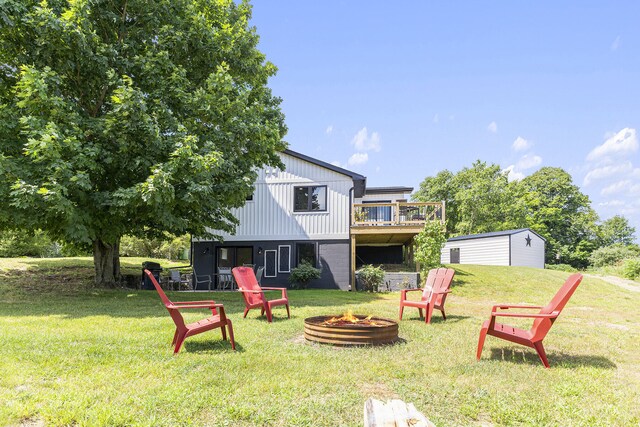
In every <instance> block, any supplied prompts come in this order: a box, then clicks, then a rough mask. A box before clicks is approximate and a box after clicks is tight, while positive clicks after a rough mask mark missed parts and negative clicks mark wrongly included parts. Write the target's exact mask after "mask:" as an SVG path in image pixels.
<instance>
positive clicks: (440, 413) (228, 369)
mask: <svg viewBox="0 0 640 427" xmlns="http://www.w3.org/2000/svg"><path fill="white" fill-rule="evenodd" d="M126 263H128V261H127V262H126ZM140 263H141V260H134V261H132V262H131V263H130V266H131V269H132V270H133V269H134V268H135V269H138V270H139V265H140ZM123 264H125V263H124V262H123ZM128 265H129V264H128ZM90 269H91V265H90V262H89V261H87V260H86V259H71V260H69V259H65V260H24V259H18V260H14V259H12V260H0V340H1V342H2V346H0V360H1V361H2V363H0V378H2V381H0V425H7V424H8V425H11V424H18V425H19V424H20V423H25V424H28V423H41V424H43V425H77V426H84V425H87V426H94V425H105V426H117V425H136V426H138V425H142V426H152V425H153V426H158V425H166V426H170V425H171V426H172V425H212V426H218V425H220V426H225V425H229V426H280V425H283V426H284V425H292V426H359V425H361V424H362V407H363V404H364V401H365V400H366V399H367V398H368V397H376V398H378V399H383V400H385V399H391V398H399V399H402V400H404V401H406V402H412V403H414V404H415V405H416V407H417V408H418V409H419V410H421V411H422V412H423V413H424V414H425V415H426V416H427V417H428V418H430V419H431V421H433V422H434V423H435V424H436V425H438V426H474V425H477V426H491V425H495V426H503V425H505V426H506V425H530V426H534V425H535V426H541V425H542V426H544V425H550V426H551V425H553V426H556V425H567V426H582V425H584V426H587V425H589V426H592V425H595V426H628V425H638V423H639V422H640V404H639V402H640V354H639V352H638V344H637V343H638V342H639V338H640V337H639V335H640V313H639V311H638V309H637V307H638V304H639V303H640V294H638V293H633V292H630V291H627V290H624V289H620V288H617V287H615V286H613V285H609V284H607V283H605V282H602V281H599V280H597V279H589V278H585V280H584V281H583V283H582V284H581V285H580V287H579V288H578V290H577V291H576V294H575V295H574V296H573V298H572V300H571V301H570V302H569V304H568V306H567V308H565V310H564V312H563V313H562V315H561V317H560V319H559V320H558V322H557V323H556V324H555V326H554V327H553V328H552V329H551V332H550V334H549V335H548V336H547V339H546V340H545V347H546V349H547V354H548V356H549V360H550V363H551V369H544V367H543V366H542V364H541V363H540V362H539V360H538V358H537V356H536V355H535V353H534V352H533V351H531V350H529V349H527V348H524V347H519V346H515V345H512V344H510V343H507V342H504V341H499V340H497V339H495V338H493V337H488V338H487V342H486V344H485V350H484V354H483V358H482V360H481V361H480V362H476V361H475V347H476V344H477V338H478V332H479V329H480V325H481V323H482V321H483V320H484V319H486V318H487V317H488V313H489V311H490V307H491V305H492V304H493V303H497V302H505V303H506V302H511V303H532V304H545V303H546V302H548V301H549V300H550V298H551V296H552V295H553V294H554V293H555V291H556V290H557V289H558V288H559V286H560V285H561V284H562V282H563V281H564V279H565V278H566V277H567V276H568V274H567V273H563V272H558V271H546V270H536V269H528V268H518V267H484V266H456V271H457V274H456V278H455V281H454V287H453V293H452V294H451V296H450V297H449V299H448V300H447V312H448V314H449V316H448V318H447V320H446V321H442V318H441V317H440V315H439V313H438V312H437V313H436V314H435V315H434V319H433V321H432V324H431V325H425V324H424V323H423V322H421V321H420V320H418V317H417V310H413V311H412V310H408V309H407V310H405V320H403V321H402V322H401V324H400V336H401V337H402V338H403V339H404V341H403V342H402V343H400V344H397V345H393V346H385V347H378V348H344V349H343V348H335V347H329V346H321V345H316V344H308V343H306V342H305V341H304V338H303V336H302V330H303V320H304V318H305V317H310V316H314V315H320V314H338V313H341V312H343V311H345V310H347V309H352V310H353V311H354V312H355V313H362V314H375V315H378V316H384V317H390V318H396V316H397V301H398V299H399V296H398V293H388V294H365V293H349V292H341V291H325V290H302V291H289V298H290V301H291V304H292V307H291V309H292V318H291V319H290V320H288V319H286V315H285V314H283V313H284V309H283V308H281V307H279V308H276V309H275V320H274V323H272V324H268V323H267V322H266V321H265V320H264V318H261V317H259V312H257V311H256V310H253V311H252V312H251V313H250V314H249V315H248V316H247V318H246V319H243V318H242V311H243V304H242V302H241V297H240V295H239V294H236V293H229V292H224V293H211V294H203V293H169V296H170V298H172V299H175V300H181V299H182V300H187V299H204V298H209V297H210V298H213V299H215V300H216V301H218V302H222V303H224V304H225V308H226V310H227V313H228V314H229V315H230V318H231V319H232V320H233V322H234V331H235V334H236V341H237V348H238V351H236V352H234V351H232V350H231V347H230V345H229V343H228V342H224V341H222V340H221V336H220V333H219V331H213V332H208V333H204V334H201V335H198V336H195V337H192V338H188V339H187V341H186V343H185V347H184V348H183V350H182V352H181V353H180V354H179V355H178V356H176V357H174V356H173V355H172V352H171V349H170V346H169V344H170V341H171V337H172V334H173V324H172V322H171V320H170V318H169V316H168V314H167V312H166V310H165V309H164V308H163V307H162V305H161V304H160V300H159V298H158V296H157V295H156V293H155V292H151V291H138V290H124V289H120V290H103V289H94V288H92V287H91V285H90ZM62 277H66V278H67V280H66V281H65V282H64V283H62V284H60V283H59V281H60V280H61V278H62ZM88 283H89V284H88ZM203 314H204V312H199V311H196V312H195V313H189V315H188V319H190V320H196V319H198V318H201V317H202V315H203Z"/></svg>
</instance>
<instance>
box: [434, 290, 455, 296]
mask: <svg viewBox="0 0 640 427" xmlns="http://www.w3.org/2000/svg"><path fill="white" fill-rule="evenodd" d="M431 293H432V294H438V295H442V294H450V293H451V289H447V290H444V291H440V292H438V291H431Z"/></svg>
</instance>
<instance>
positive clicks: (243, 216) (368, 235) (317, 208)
mask: <svg viewBox="0 0 640 427" xmlns="http://www.w3.org/2000/svg"><path fill="white" fill-rule="evenodd" d="M280 157H281V160H282V163H283V164H284V166H285V168H284V169H283V170H280V169H277V168H265V169H263V170H260V171H259V172H258V178H257V180H256V182H255V186H254V187H255V191H254V193H253V195H252V197H251V198H250V199H249V200H247V202H246V204H245V205H244V206H243V207H241V208H239V209H235V210H233V211H232V212H233V213H234V215H235V216H236V218H238V220H239V223H240V224H239V225H238V227H237V228H236V232H235V234H227V233H221V232H216V233H217V234H219V235H221V236H222V237H223V239H224V241H222V242H218V241H213V240H201V239H194V242H193V250H192V257H193V259H192V262H193V266H194V271H195V272H196V274H197V275H213V276H215V275H216V274H218V272H219V269H220V268H228V267H234V266H238V265H243V264H251V265H254V266H255V267H256V269H257V268H258V267H264V270H263V277H262V284H263V285H276V284H277V285H287V284H288V278H289V275H290V273H291V269H292V268H294V267H296V266H298V265H299V264H300V263H301V262H303V261H307V262H309V263H310V264H312V265H313V266H315V267H317V268H319V269H320V270H321V278H320V279H317V280H314V281H312V282H311V285H310V286H311V287H320V288H333V289H342V290H349V289H351V285H352V284H353V283H355V268H356V257H357V254H358V255H360V256H361V259H363V260H371V259H372V257H373V255H372V254H371V251H370V250H369V253H367V249H363V250H364V252H360V251H357V248H358V247H361V246H362V248H372V247H377V248H390V249H384V250H387V251H388V252H386V253H387V254H388V256H389V259H388V260H391V261H397V260H398V254H399V253H401V252H402V253H405V252H406V253H408V254H410V253H411V251H410V250H408V249H407V250H404V251H403V249H402V248H407V247H409V246H410V245H411V243H412V239H413V236H415V235H416V234H417V233H419V232H420V230H421V229H422V227H423V226H424V222H425V221H426V220H430V219H433V220H436V219H437V220H442V218H443V217H444V206H443V205H442V204H441V203H409V202H407V201H406V198H407V197H408V193H410V191H411V189H410V188H408V187H388V188H377V189H375V188H374V189H367V188H366V178H365V177H364V176H362V175H360V174H357V173H355V172H351V171H349V170H346V169H343V168H340V167H337V166H334V165H332V164H329V163H326V162H323V161H321V160H317V159H314V158H312V157H309V156H306V155H304V154H300V153H297V152H295V151H292V150H284V151H283V152H281V153H280ZM398 248H400V249H398ZM381 250H383V249H381ZM378 259H379V258H376V260H378ZM214 285H215V284H214Z"/></svg>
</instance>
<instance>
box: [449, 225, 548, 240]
mask: <svg viewBox="0 0 640 427" xmlns="http://www.w3.org/2000/svg"><path fill="white" fill-rule="evenodd" d="M523 231H528V232H530V233H533V234H535V235H536V236H538V237H539V238H541V239H542V240H544V241H545V242H546V241H547V239H545V238H544V237H542V236H541V235H539V234H538V233H536V232H535V231H533V230H532V229H530V228H518V229H517V230H504V231H492V232H490V233H481V234H469V235H467V236H456V237H452V238H450V239H448V240H447V242H455V241H457V240H471V239H484V238H485V237H498V236H510V235H512V234H517V233H522V232H523Z"/></svg>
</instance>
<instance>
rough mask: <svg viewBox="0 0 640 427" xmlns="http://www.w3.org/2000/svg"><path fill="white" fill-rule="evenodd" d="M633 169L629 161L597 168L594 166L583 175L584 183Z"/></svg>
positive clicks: (587, 183)
mask: <svg viewBox="0 0 640 427" xmlns="http://www.w3.org/2000/svg"><path fill="white" fill-rule="evenodd" d="M632 170H633V166H632V165H631V162H625V163H621V164H617V165H613V166H602V167H599V168H595V169H592V170H590V171H589V173H587V175H586V176H585V177H584V185H585V186H586V185H589V184H591V183H592V182H593V181H597V180H600V179H603V178H608V177H610V176H614V175H620V174H624V173H628V172H631V171H632Z"/></svg>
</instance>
